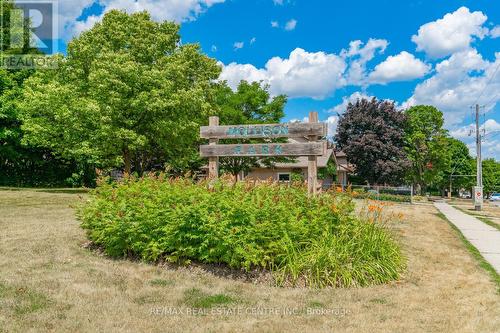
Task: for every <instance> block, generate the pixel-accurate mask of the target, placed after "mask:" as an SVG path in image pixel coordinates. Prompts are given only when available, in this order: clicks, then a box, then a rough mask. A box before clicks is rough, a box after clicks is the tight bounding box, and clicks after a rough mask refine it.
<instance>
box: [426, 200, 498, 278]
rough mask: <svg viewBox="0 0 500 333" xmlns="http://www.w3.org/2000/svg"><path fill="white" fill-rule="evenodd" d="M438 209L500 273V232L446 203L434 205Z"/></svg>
mask: <svg viewBox="0 0 500 333" xmlns="http://www.w3.org/2000/svg"><path fill="white" fill-rule="evenodd" d="M434 206H436V208H437V209H439V210H440V211H441V213H443V214H444V215H445V216H446V218H448V220H449V221H450V222H451V223H453V224H454V225H455V226H456V227H457V228H458V229H460V231H461V232H462V234H463V235H464V236H465V238H467V240H468V241H469V242H470V243H471V244H472V245H474V247H475V248H476V249H477V250H478V251H479V252H480V253H481V255H482V256H483V258H484V259H486V261H488V262H489V263H490V264H491V266H493V268H495V270H496V271H497V272H498V273H500V230H498V229H495V228H493V227H490V226H489V225H487V224H486V223H484V222H482V221H481V220H478V219H477V218H475V217H473V216H471V215H468V214H465V213H463V212H461V211H459V210H458V209H456V208H454V207H452V206H450V205H449V204H447V203H445V202H436V203H434Z"/></svg>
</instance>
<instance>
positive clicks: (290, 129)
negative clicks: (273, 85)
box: [200, 123, 326, 157]
mask: <svg viewBox="0 0 500 333" xmlns="http://www.w3.org/2000/svg"><path fill="white" fill-rule="evenodd" d="M200 135H201V137H202V138H205V139H256V138H257V139H258V138H261V139H274V138H292V137H311V136H317V137H324V136H326V124H324V123H290V124H271V125H233V126H204V127H202V128H201V130H200ZM325 152H326V142H324V141H319V142H316V141H315V142H305V143H263V144H223V145H222V144H220V145H219V144H212V145H204V146H201V147H200V153H201V156H202V157H213V156H321V155H323V154H325Z"/></svg>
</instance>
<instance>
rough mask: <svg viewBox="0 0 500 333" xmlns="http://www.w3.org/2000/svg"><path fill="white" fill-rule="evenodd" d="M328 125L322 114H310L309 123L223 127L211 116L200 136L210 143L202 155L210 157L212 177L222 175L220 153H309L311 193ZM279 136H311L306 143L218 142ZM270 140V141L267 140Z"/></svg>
mask: <svg viewBox="0 0 500 333" xmlns="http://www.w3.org/2000/svg"><path fill="white" fill-rule="evenodd" d="M326 133H327V126H326V124H325V123H319V122H318V113H317V112H311V113H309V122H308V123H290V124H269V125H267V124H256V125H232V126H219V118H218V117H210V120H209V126H203V127H201V129H200V136H201V138H203V139H208V140H209V144H208V145H202V146H201V147H200V155H201V156H202V157H208V178H209V179H216V178H217V177H218V175H219V157H220V156H239V157H252V156H254V157H255V156H257V157H270V156H308V157H309V162H308V168H307V174H308V175H307V183H308V190H309V193H310V194H316V193H317V190H318V170H317V168H318V163H317V160H318V156H322V155H325V154H326V150H327V145H326V141H325V140H320V141H318V138H323V137H325V136H326ZM255 138H260V139H275V138H307V139H308V140H309V141H308V142H305V143H272V142H269V143H259V144H222V145H220V144H218V142H219V139H255ZM267 141H270V140H267Z"/></svg>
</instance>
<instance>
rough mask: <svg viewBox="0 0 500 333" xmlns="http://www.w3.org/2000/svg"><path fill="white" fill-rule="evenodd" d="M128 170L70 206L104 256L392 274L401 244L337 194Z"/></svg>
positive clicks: (384, 277) (291, 271)
mask: <svg viewBox="0 0 500 333" xmlns="http://www.w3.org/2000/svg"><path fill="white" fill-rule="evenodd" d="M206 185H207V184H205V183H201V184H196V183H194V182H193V181H192V180H189V179H166V178H163V177H146V178H141V179H133V178H129V179H126V180H124V181H123V182H121V183H106V182H102V183H101V184H100V186H98V188H97V189H95V190H94V191H93V192H91V193H90V196H89V198H88V200H86V202H85V203H84V204H83V205H82V207H81V208H80V209H79V213H78V214H79V217H80V219H81V220H82V226H83V228H84V229H85V230H86V231H87V234H88V237H89V239H90V240H91V241H93V242H94V243H95V244H96V245H99V246H101V247H102V248H103V249H104V251H105V252H106V253H107V254H108V255H110V256H112V257H124V256H136V257H140V258H141V259H143V260H145V261H151V262H154V261H158V260H168V261H171V262H186V261H189V260H195V261H199V262H203V263H219V264H226V265H228V266H230V267H232V268H235V269H245V270H251V269H256V268H261V269H268V270H272V271H273V272H274V275H275V277H276V279H277V281H278V282H279V283H280V284H284V283H285V282H292V283H295V282H297V281H305V283H306V284H307V285H310V286H317V287H323V286H340V287H348V286H366V285H370V284H378V283H384V282H388V281H391V280H395V279H398V277H399V273H400V271H401V269H402V267H403V259H402V256H401V253H400V249H399V247H398V245H397V244H396V242H395V241H394V240H393V239H392V237H391V235H390V233H389V232H388V231H387V230H386V229H385V227H384V226H383V225H381V224H378V223H377V221H373V220H371V221H369V220H366V219H361V218H358V217H356V216H354V213H353V212H354V204H353V202H352V200H351V198H350V197H349V196H347V195H344V194H334V193H324V194H321V195H318V196H316V197H309V196H308V195H307V191H306V190H305V189H304V188H303V186H302V185H292V186H283V185H279V184H274V183H260V184H257V185H255V184H253V183H251V182H246V183H245V182H242V183H237V184H232V183H231V184H229V183H225V182H223V181H220V182H218V183H216V184H215V185H214V186H213V187H211V188H209V187H208V186H206Z"/></svg>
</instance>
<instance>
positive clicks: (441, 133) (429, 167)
mask: <svg viewBox="0 0 500 333" xmlns="http://www.w3.org/2000/svg"><path fill="white" fill-rule="evenodd" d="M405 114H406V119H407V121H406V127H405V146H406V154H407V156H408V158H409V159H410V161H411V167H410V169H409V170H408V173H407V175H408V178H409V179H410V180H411V181H412V182H413V184H414V185H415V187H416V191H417V192H418V193H421V192H422V191H424V192H425V190H426V188H427V186H429V185H431V186H432V185H434V186H436V185H438V184H439V183H442V182H443V177H444V173H443V172H444V171H445V170H448V169H450V150H449V149H447V143H448V141H447V132H446V130H445V129H443V124H444V119H443V113H442V112H441V111H439V110H438V109H436V108H435V107H433V106H428V105H418V106H413V107H411V108H409V109H408V110H406V112H405Z"/></svg>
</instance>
